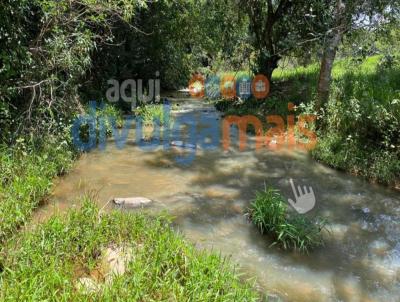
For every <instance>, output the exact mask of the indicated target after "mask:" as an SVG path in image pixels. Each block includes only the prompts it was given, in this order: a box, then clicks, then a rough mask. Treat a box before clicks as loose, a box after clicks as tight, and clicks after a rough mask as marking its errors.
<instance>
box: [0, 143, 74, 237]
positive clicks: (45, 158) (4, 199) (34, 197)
mask: <svg viewBox="0 0 400 302" xmlns="http://www.w3.org/2000/svg"><path fill="white" fill-rule="evenodd" d="M75 156H76V153H75V152H74V151H73V150H72V148H71V147H70V145H69V143H68V142H67V141H66V140H62V139H57V138H54V137H47V138H46V143H44V144H42V145H41V146H39V147H34V146H33V145H32V144H28V143H26V142H25V141H24V140H23V139H19V140H18V142H17V143H16V144H15V146H13V148H12V149H11V148H9V147H7V146H4V147H3V148H1V147H0V176H1V181H0V201H1V202H0V242H3V241H5V240H7V239H9V238H10V237H11V236H12V235H13V234H15V231H16V230H17V229H18V228H19V227H20V226H21V225H23V224H24V223H25V222H26V221H27V220H28V219H29V218H30V216H31V214H32V212H33V211H34V209H35V208H36V207H37V206H38V205H39V204H40V202H42V201H43V199H44V198H45V196H46V195H47V194H48V193H49V192H50V189H51V187H52V183H53V179H54V177H56V176H57V175H60V174H63V173H65V172H66V171H68V169H69V168H70V167H71V166H72V163H73V160H74V158H75Z"/></svg>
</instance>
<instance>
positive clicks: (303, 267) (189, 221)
mask: <svg viewBox="0 0 400 302" xmlns="http://www.w3.org/2000/svg"><path fill="white" fill-rule="evenodd" d="M198 104H199V103H197V104H193V103H189V106H186V107H185V106H181V107H185V108H183V110H188V108H189V109H190V110H196V108H199V105H198ZM200 108H202V107H200ZM207 110H208V111H209V112H208V114H209V113H210V109H207ZM131 136H132V138H131V141H130V142H129V143H128V144H127V146H126V148H124V149H122V150H118V149H116V148H115V147H114V146H113V145H111V144H109V146H108V147H107V149H106V150H105V151H102V152H100V151H93V152H92V153H90V154H87V155H84V156H83V157H82V158H81V159H80V160H79V161H78V162H77V163H76V166H75V168H74V169H73V171H72V172H71V173H70V174H68V175H67V176H65V177H63V178H62V179H61V180H60V181H59V183H58V185H57V186H56V187H55V189H54V191H53V196H52V198H51V200H52V201H51V202H50V203H49V204H48V205H47V206H45V207H43V208H41V209H40V210H38V212H37V214H36V217H35V220H36V221H40V220H42V219H45V218H46V217H48V216H49V215H50V214H51V213H53V212H54V211H60V210H61V211H62V210H65V209H66V208H70V207H72V206H73V205H74V203H75V202H76V200H77V199H78V197H79V196H81V195H83V194H85V193H86V192H88V191H91V190H94V191H96V192H97V194H98V196H99V204H100V206H103V205H104V204H106V203H107V201H108V200H110V199H111V198H112V197H133V196H144V197H147V198H150V199H153V200H155V203H154V204H153V206H152V207H151V208H149V210H150V211H160V210H168V211H169V212H170V213H171V214H172V215H173V216H175V217H176V219H175V225H176V227H177V228H179V229H180V230H181V231H182V232H183V233H184V234H185V235H186V237H187V238H188V239H189V240H191V241H192V242H193V243H195V244H196V245H197V246H198V247H199V248H207V249H213V250H214V251H221V252H222V253H223V254H224V255H231V256H232V259H233V260H234V261H235V262H236V263H238V264H239V265H240V266H241V268H242V270H243V272H244V273H245V274H246V276H248V277H256V279H257V285H258V287H259V288H260V290H262V291H264V292H268V293H269V294H270V295H272V296H276V297H279V298H277V299H281V300H283V301H398V297H400V235H399V234H400V233H399V231H400V219H399V217H400V196H399V195H400V194H399V193H397V192H394V191H391V190H389V189H386V188H382V187H379V186H377V185H373V184H369V183H367V182H364V181H363V180H361V179H357V178H355V177H352V176H348V175H344V174H342V173H339V172H337V171H334V170H331V169H329V168H327V167H325V166H322V165H320V164H318V163H316V162H314V161H312V160H310V159H309V158H308V157H307V156H306V155H304V154H294V153H293V154H277V153H272V152H269V151H262V152H255V151H251V150H249V151H246V152H238V151H234V150H231V151H229V152H224V151H210V152H206V151H201V150H200V151H199V152H198V155H197V157H196V159H195V161H194V162H193V163H192V164H191V165H190V166H179V165H178V164H176V162H175V161H174V158H175V156H176V153H177V150H175V149H171V150H170V151H169V152H165V151H163V150H158V151H154V152H143V151H142V150H141V149H140V148H138V147H137V146H136V145H135V143H134V139H133V133H132V134H131ZM290 178H293V179H295V180H296V182H297V183H299V184H302V185H307V186H309V185H311V186H313V188H314V191H315V194H316V197H317V204H316V207H315V209H314V210H313V211H312V212H311V213H310V215H322V216H325V217H327V218H328V219H329V222H330V228H331V232H330V234H327V235H326V237H327V245H326V247H325V248H322V249H320V250H316V251H314V252H312V253H311V254H310V255H308V256H307V255H298V254H294V253H288V252H283V251H280V250H279V249H277V248H270V247H269V244H270V243H271V242H269V241H268V238H266V237H263V236H260V235H259V234H258V233H257V231H256V230H255V229H254V228H253V227H252V225H251V224H250V223H249V222H248V221H247V220H246V218H245V217H244V215H243V214H244V212H245V210H246V207H247V206H248V205H249V201H250V200H251V199H252V198H253V197H254V192H255V191H256V190H260V189H263V187H264V184H266V185H273V186H275V187H277V188H279V189H280V190H281V191H282V193H283V194H284V195H285V196H286V197H288V198H290V197H291V195H292V192H291V188H290V185H289V179H290ZM292 198H293V197H292ZM108 207H109V208H110V207H111V206H110V205H108Z"/></svg>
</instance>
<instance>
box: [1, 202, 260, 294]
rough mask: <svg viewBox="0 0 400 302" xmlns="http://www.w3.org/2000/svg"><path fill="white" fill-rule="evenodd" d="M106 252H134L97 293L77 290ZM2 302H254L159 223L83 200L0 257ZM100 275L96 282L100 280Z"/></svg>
mask: <svg viewBox="0 0 400 302" xmlns="http://www.w3.org/2000/svg"><path fill="white" fill-rule="evenodd" d="M109 246H125V247H129V248H131V249H132V250H133V252H132V258H131V260H130V262H129V263H128V264H127V268H126V271H125V274H123V275H118V276H117V277H115V278H114V279H113V281H112V283H104V280H103V279H102V277H98V278H97V280H96V282H98V283H99V284H100V285H101V287H100V288H101V289H99V290H96V291H90V292H87V291H85V290H83V289H79V288H77V283H78V280H79V279H80V278H84V277H86V278H90V277H91V276H93V275H94V274H93V272H94V271H98V270H99V262H100V256H101V254H102V251H103V250H104V249H106V248H107V247H109ZM0 263H1V266H2V272H1V273H0V287H1V291H0V299H1V300H2V301H39V300H40V301H42V300H47V301H109V300H117V301H167V300H168V301H170V300H172V301H258V299H259V296H258V294H257V293H256V292H255V291H253V290H252V289H251V287H250V283H249V282H247V281H243V280H241V279H240V278H239V276H238V274H237V273H235V272H234V270H233V267H232V265H231V264H230V262H229V261H228V260H227V259H225V258H222V257H221V256H219V255H216V254H209V253H206V252H203V251H198V250H197V249H195V248H194V247H193V246H191V245H189V244H187V243H186V242H185V241H184V240H183V239H182V236H181V235H179V234H176V233H175V232H174V231H172V229H171V227H170V225H169V221H168V219H167V218H163V217H152V218H149V217H146V216H145V215H143V214H127V213H123V212H119V211H118V212H112V213H110V214H104V213H100V212H99V210H98V209H97V208H96V206H95V205H94V204H93V202H92V201H90V200H89V199H88V198H86V199H85V200H84V204H83V207H82V209H80V210H74V211H71V212H70V213H69V214H68V215H67V217H63V218H62V217H59V216H55V217H52V218H51V219H50V220H49V221H48V222H46V223H45V224H43V225H40V226H38V227H37V229H35V230H32V231H27V232H24V233H23V234H21V235H20V236H18V237H16V238H15V239H14V240H12V241H10V242H9V243H8V244H7V246H6V247H5V249H3V251H2V253H1V258H0ZM100 275H101V274H100Z"/></svg>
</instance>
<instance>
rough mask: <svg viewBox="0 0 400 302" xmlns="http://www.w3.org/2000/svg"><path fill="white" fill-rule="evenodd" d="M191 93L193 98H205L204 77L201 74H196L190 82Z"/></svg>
mask: <svg viewBox="0 0 400 302" xmlns="http://www.w3.org/2000/svg"><path fill="white" fill-rule="evenodd" d="M189 93H190V95H191V96H192V97H193V98H203V97H204V77H203V76H202V75H201V74H198V73H196V74H194V75H193V76H192V78H191V79H190V81H189Z"/></svg>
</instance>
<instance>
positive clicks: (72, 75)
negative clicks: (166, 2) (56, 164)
mask: <svg viewBox="0 0 400 302" xmlns="http://www.w3.org/2000/svg"><path fill="white" fill-rule="evenodd" d="M143 5H144V2H143V1H136V0H124V1H98V0H84V1H79V2H76V1H66V0H65V1H64V0H63V1H48V0H35V1H23V0H6V1H5V3H4V4H3V3H2V5H1V8H0V17H1V18H0V19H1V21H0V59H1V62H2V64H1V66H0V118H1V119H0V123H1V124H0V126H1V127H3V126H6V125H7V123H8V122H10V121H11V122H12V123H11V126H10V125H8V128H9V129H10V131H12V132H13V133H15V134H14V135H11V133H10V134H8V135H5V134H4V133H2V136H8V137H4V139H6V140H7V141H15V139H16V138H17V137H18V136H21V135H29V134H32V133H34V134H35V135H38V136H40V135H42V134H44V133H45V134H46V133H50V134H54V133H56V132H55V131H53V130H55V129H53V127H52V124H53V123H54V121H57V120H58V119H60V118H63V119H68V118H70V117H71V116H72V115H73V114H74V113H76V111H78V110H79V108H80V106H81V103H80V100H79V96H78V88H79V86H80V85H81V83H82V80H83V79H84V78H85V76H86V73H87V71H88V70H89V69H90V67H91V64H92V54H93V52H94V51H95V50H96V48H97V47H98V46H99V45H102V44H103V43H105V42H106V41H108V42H110V40H111V39H112V37H113V36H112V33H111V31H110V28H111V26H112V24H114V23H115V22H117V20H118V21H119V20H128V19H129V18H130V17H131V16H132V15H133V14H134V11H135V9H136V8H137V7H138V6H143ZM6 110H7V112H6ZM6 113H7V115H6ZM5 115H6V116H5ZM4 116H5V117H6V118H4Z"/></svg>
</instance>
